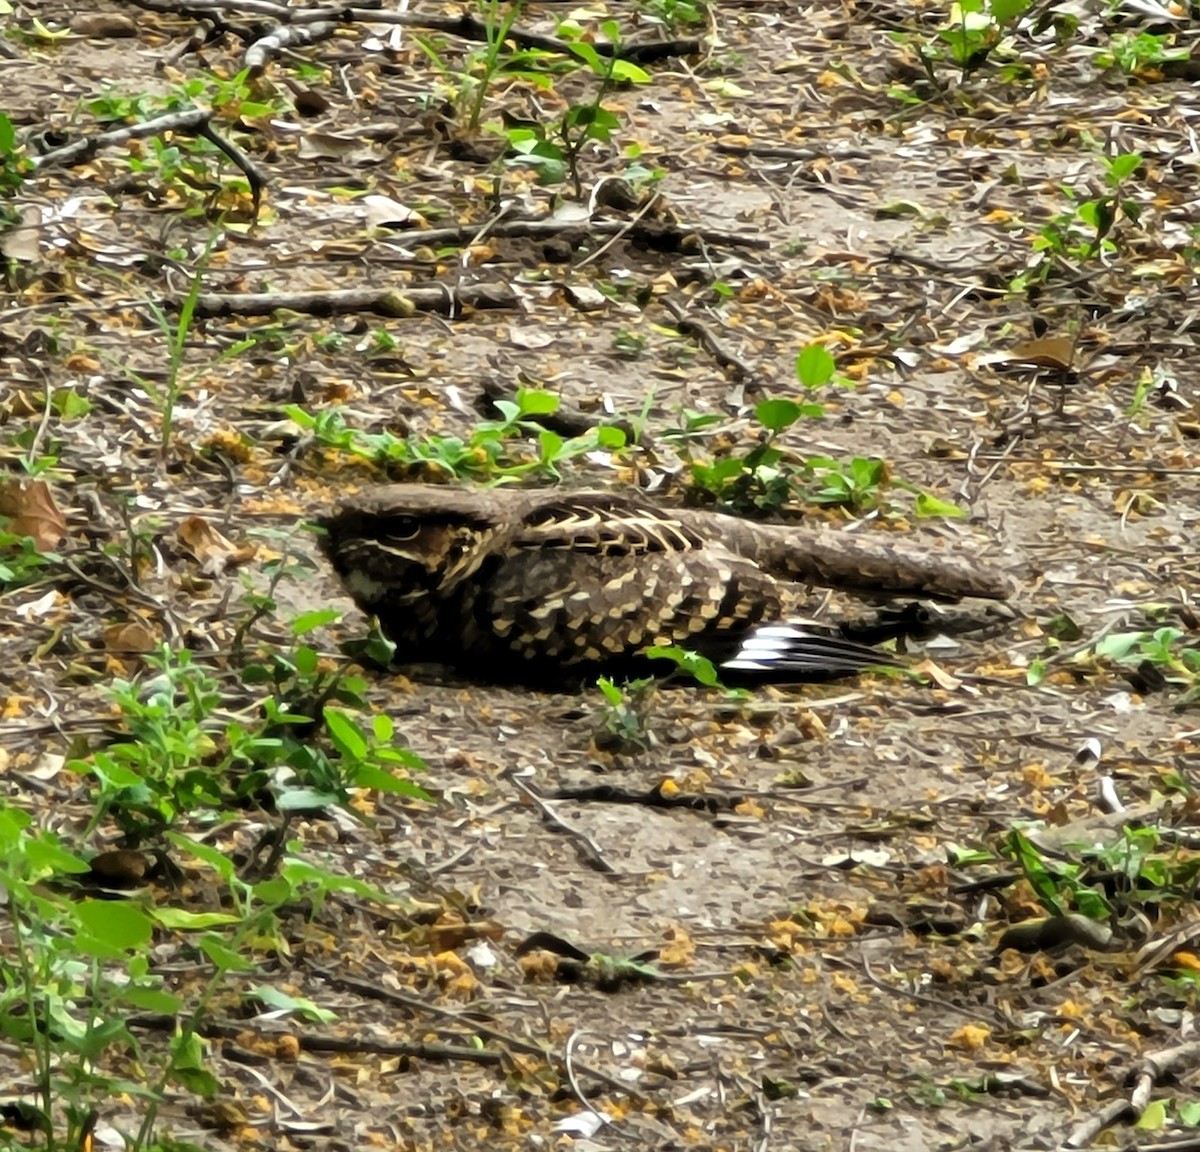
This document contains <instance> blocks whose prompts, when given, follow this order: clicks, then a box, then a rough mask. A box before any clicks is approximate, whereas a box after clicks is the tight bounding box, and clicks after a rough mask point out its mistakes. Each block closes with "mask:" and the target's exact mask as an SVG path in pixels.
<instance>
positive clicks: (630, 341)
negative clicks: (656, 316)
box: [612, 328, 648, 360]
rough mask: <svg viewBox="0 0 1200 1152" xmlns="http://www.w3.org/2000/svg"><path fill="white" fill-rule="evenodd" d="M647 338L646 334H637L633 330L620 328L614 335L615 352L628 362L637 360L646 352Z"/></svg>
mask: <svg viewBox="0 0 1200 1152" xmlns="http://www.w3.org/2000/svg"><path fill="white" fill-rule="evenodd" d="M647 342H648V341H647V337H646V334H645V333H644V332H635V331H633V330H632V329H631V328H618V329H617V330H616V332H614V333H613V338H612V346H613V351H614V352H616V353H618V354H619V355H620V356H623V357H624V358H625V359H626V360H637V359H639V358H640V357H641V356H642V355H643V354H644V353H645V351H646V344H647Z"/></svg>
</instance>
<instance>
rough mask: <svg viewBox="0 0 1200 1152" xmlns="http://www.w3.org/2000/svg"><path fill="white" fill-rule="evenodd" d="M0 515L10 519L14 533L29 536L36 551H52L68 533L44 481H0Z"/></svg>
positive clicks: (63, 518) (10, 525)
mask: <svg viewBox="0 0 1200 1152" xmlns="http://www.w3.org/2000/svg"><path fill="white" fill-rule="evenodd" d="M0 516H7V517H8V518H9V520H10V521H11V522H10V524H9V526H8V530H9V531H10V532H12V533H13V534H14V535H16V536H29V537H31V538H32V539H33V542H34V545H35V546H36V547H37V550H38V551H39V552H53V551H54V549H55V548H57V547H58V546H59V544H61V543H62V540H63V537H64V536H65V535H66V534H67V520H66V517H65V516H63V514H62V512H61V511H60V510H59V507H58V505H57V504H56V503H55V502H54V493H53V492H52V491H51V490H50V485H49V484H47V483H46V481H45V480H5V481H4V482H3V483H0Z"/></svg>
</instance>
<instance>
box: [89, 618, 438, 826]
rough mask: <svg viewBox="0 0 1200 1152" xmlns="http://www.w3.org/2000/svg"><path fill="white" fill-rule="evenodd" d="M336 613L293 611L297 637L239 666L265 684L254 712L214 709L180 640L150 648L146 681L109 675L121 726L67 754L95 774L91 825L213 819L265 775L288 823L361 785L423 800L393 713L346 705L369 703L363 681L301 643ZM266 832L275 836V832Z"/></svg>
mask: <svg viewBox="0 0 1200 1152" xmlns="http://www.w3.org/2000/svg"><path fill="white" fill-rule="evenodd" d="M335 616H336V613H331V612H329V611H327V610H323V611H320V612H315V613H308V614H306V615H304V616H301V617H299V618H298V619H296V620H295V621H293V622H292V625H291V631H292V634H293V637H295V638H296V640H297V643H296V644H295V645H294V647H293V648H291V649H290V650H284V651H280V650H274V651H271V652H270V653H269V655H268V656H267V657H266V658H265V659H263V660H262V661H261V662H260V663H251V664H248V665H247V666H246V667H245V668H244V669H243V671H242V681H243V683H244V684H245V685H246V686H247V687H257V686H260V685H264V684H265V685H269V686H270V687H271V689H272V692H271V694H270V695H269V696H267V697H265V698H264V699H261V700H260V701H258V703H257V704H256V705H254V710H255V711H256V712H257V715H256V716H255V717H254V718H253V720H248V719H245V718H241V717H239V718H234V719H231V718H230V717H229V716H228V714H226V713H223V712H221V711H220V709H219V705H220V701H221V696H220V692H219V687H218V684H217V683H216V681H215V680H213V678H212V677H211V676H210V675H209V674H208V673H207V672H206V671H205V670H204V669H203V668H201V667H200V666H198V665H197V664H195V663H194V661H193V660H192V656H191V653H190V652H188V651H187V650H186V649H185V650H182V651H179V652H172V651H171V650H170V649H169V648H166V647H164V648H163V649H162V650H161V651H160V652H158V653H157V654H153V655H150V656H148V657H147V658H146V663H147V665H148V667H149V669H150V670H151V672H152V673H153V675H151V676H150V677H149V678H148V679H146V680H144V681H137V680H125V679H118V680H116V681H114V682H113V684H112V685H111V686H110V688H109V690H108V691H109V696H110V698H111V699H112V701H113V703H114V704H115V705H116V706H117V709H118V712H119V716H120V723H121V726H122V728H123V733H122V736H121V737H120V738H118V739H116V740H114V741H112V742H110V743H109V744H108V745H107V746H106V747H105V748H103V749H101V750H98V751H96V752H93V753H92V754H91V755H90V756H88V757H86V758H83V759H78V760H74V761H72V762H71V763H70V765H69V766H70V767H71V768H72V769H73V770H75V771H77V772H80V773H84V774H89V775H91V776H93V777H94V778H95V780H96V782H97V795H96V808H95V812H94V814H93V818H92V822H91V827H93V828H94V827H96V826H97V825H99V824H100V823H101V822H102V821H103V820H105V819H106V818H108V817H111V818H112V819H113V820H114V821H115V823H116V824H117V826H118V827H119V828H120V829H121V832H122V835H123V843H124V844H125V845H126V846H129V847H136V846H139V845H141V844H145V843H161V842H162V839H163V837H164V835H165V834H166V833H167V832H169V831H171V830H172V829H174V828H176V827H178V826H179V825H180V823H181V822H182V821H183V820H184V819H185V818H186V819H188V820H189V821H190V822H196V821H200V822H202V823H214V822H216V821H218V820H219V819H220V818H221V817H222V816H223V815H224V813H226V812H227V811H228V810H231V809H239V808H241V807H244V806H245V805H246V804H261V803H263V798H264V796H265V795H266V793H267V790H268V785H271V786H272V787H273V789H274V794H273V797H272V799H271V801H270V806H271V807H272V808H274V809H275V810H276V811H278V812H281V813H283V816H284V825H285V826H286V824H287V823H288V822H289V821H290V819H291V818H292V816H293V815H294V813H296V812H298V811H301V810H309V809H322V808H326V807H329V806H332V805H339V806H341V807H343V808H345V809H346V810H347V811H349V812H351V813H353V812H354V808H353V805H352V803H351V801H352V798H353V793H354V791H355V790H358V789H363V788H371V789H377V790H379V791H388V792H395V793H400V794H402V795H406V796H409V797H411V798H416V799H427V798H428V797H427V796H426V794H425V793H424V792H423V791H422V790H421V789H420V788H419V787H417V785H416V784H414V783H413V782H412V780H411V779H409V775H410V774H411V773H413V772H417V771H420V770H421V769H422V767H423V763H422V761H421V760H420V758H419V757H418V756H416V754H415V753H413V752H410V751H409V750H408V749H406V748H401V747H397V746H396V741H395V735H396V734H395V728H394V725H393V724H392V721H391V719H390V717H388V716H386V715H382V714H380V715H376V716H374V717H372V718H371V720H370V722H369V723H363V722H362V721H360V720H359V719H358V718H357V717H356V716H355V715H354V713H355V712H358V711H363V710H365V709H366V707H367V704H366V701H365V699H364V696H363V693H364V692H365V690H366V684H365V682H364V681H362V680H361V679H359V678H356V677H351V676H348V675H346V674H345V672H344V671H343V670H339V669H336V668H333V667H326V666H324V665H323V663H322V661H321V659H320V657H319V655H318V653H317V651H316V650H315V649H314V648H312V647H311V646H309V645H308V644H305V643H303V642H302V640H301V637H303V636H304V635H305V634H306V633H307V632H309V631H311V630H313V629H315V628H317V627H319V626H321V625H323V624H326V623H329V622H330V621H331V620H332V619H333V618H334V617H335ZM271 838H272V840H273V842H274V843H275V844H276V845H282V843H283V835H282V832H281V831H279V830H273V832H272V834H271Z"/></svg>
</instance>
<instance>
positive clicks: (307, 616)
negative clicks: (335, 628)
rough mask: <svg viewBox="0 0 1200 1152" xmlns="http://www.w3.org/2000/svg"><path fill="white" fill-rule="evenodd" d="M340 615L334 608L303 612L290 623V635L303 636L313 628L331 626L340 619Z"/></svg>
mask: <svg viewBox="0 0 1200 1152" xmlns="http://www.w3.org/2000/svg"><path fill="white" fill-rule="evenodd" d="M341 615H342V614H341V613H340V612H339V611H338V610H337V609H336V608H318V609H317V610H316V611H315V612H305V613H303V614H302V615H300V616H297V617H296V619H295V620H293V621H292V635H293V636H304V635H305V634H306V633H308V632H311V631H313V629H315V628H321V627H323V626H324V625H326V624H332V623H333V622H334V621H335V620H338V619H340V618H341Z"/></svg>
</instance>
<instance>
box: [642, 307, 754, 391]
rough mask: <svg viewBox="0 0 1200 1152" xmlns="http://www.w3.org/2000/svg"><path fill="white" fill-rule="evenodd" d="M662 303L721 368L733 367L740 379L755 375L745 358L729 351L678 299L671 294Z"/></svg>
mask: <svg viewBox="0 0 1200 1152" xmlns="http://www.w3.org/2000/svg"><path fill="white" fill-rule="evenodd" d="M662 305H663V307H664V308H666V310H667V311H668V312H670V313H671V315H672V316H674V317H675V326H676V327H677V328H678V329H679V331H680V332H682V333H683V334H684V335H685V336H691V337H693V338H694V339H695V341H696V343H697V344H699V345H700V347H701V348H703V349H705V351H707V352H708V353H709V354H710V355H711V356H712V358H713V359H714V360H715V361H716V362H717V364H718V365H719V366H720V367H721V368H729V369H732V374H733V376H734V377H736V378H737V379H738V380H745V379H747V378H748V377H751V376H753V375H754V369H752V368H751V367H750V365H749V364H747V363H746V362H745V360H742V359H740V358H739V357H737V356H735V355H734V354H733V353H732V352H730V351H728V350H727V349H726V348H725V347H724V345H723V344H722V343H721V342H720V341H719V340H718V339H717V338H716V336H714V335H713V332H712V329H711V328H709V326H708V325H707V324H705V323H703V322H702V321H700V320H697V319H696V318H695V317H693V316H689V315H688V314H687V311H686V309H685V308H684V307H683V305H682V304H680V303H679V301H678V300H673V299H672V298H671V297H670V296H664V297H663V298H662Z"/></svg>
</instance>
